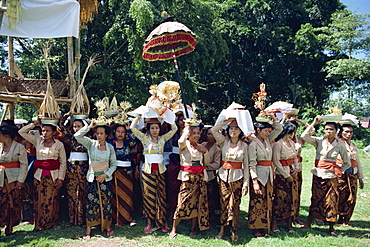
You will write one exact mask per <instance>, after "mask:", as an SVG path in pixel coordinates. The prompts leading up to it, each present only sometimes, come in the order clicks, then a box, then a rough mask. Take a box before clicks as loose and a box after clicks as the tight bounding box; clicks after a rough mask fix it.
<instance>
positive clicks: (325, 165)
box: [315, 159, 342, 177]
mask: <svg viewBox="0 0 370 247" xmlns="http://www.w3.org/2000/svg"><path fill="white" fill-rule="evenodd" d="M315 167H317V168H321V169H326V170H328V171H331V172H333V173H334V174H335V175H337V177H341V176H342V171H341V170H340V167H339V166H338V165H337V164H336V162H335V161H325V160H318V159H315Z"/></svg>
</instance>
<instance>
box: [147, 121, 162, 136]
mask: <svg viewBox="0 0 370 247" xmlns="http://www.w3.org/2000/svg"><path fill="white" fill-rule="evenodd" d="M153 124H157V125H158V126H159V129H160V130H161V129H162V128H161V127H162V125H161V124H160V123H146V125H145V129H146V132H147V133H149V132H150V126H152V125H153ZM160 135H161V133H160Z"/></svg>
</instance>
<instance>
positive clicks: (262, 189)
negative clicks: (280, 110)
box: [248, 112, 283, 238]
mask: <svg viewBox="0 0 370 247" xmlns="http://www.w3.org/2000/svg"><path fill="white" fill-rule="evenodd" d="M263 113H264V114H265V115H267V116H269V117H271V118H272V119H273V121H274V126H271V124H269V123H266V122H255V123H254V127H255V131H256V135H257V138H255V139H254V140H253V141H252V143H251V144H250V145H249V168H250V174H251V178H252V181H251V185H250V186H251V189H250V191H249V193H250V194H249V195H250V200H249V212H248V215H249V216H248V227H249V228H250V229H253V233H254V236H255V237H256V238H261V237H262V236H267V234H266V233H265V230H264V229H268V231H270V227H271V217H272V199H273V187H272V186H273V177H274V172H273V167H272V147H271V142H272V141H273V140H275V138H276V137H277V136H278V135H279V134H280V133H281V131H282V130H283V129H282V127H281V124H280V123H279V121H278V119H277V118H276V117H275V115H274V114H273V113H268V112H263ZM272 129H274V130H273V131H271V130H272Z"/></svg>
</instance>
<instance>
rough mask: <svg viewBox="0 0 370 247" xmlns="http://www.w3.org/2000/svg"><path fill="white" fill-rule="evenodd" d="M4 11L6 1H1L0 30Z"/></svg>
mask: <svg viewBox="0 0 370 247" xmlns="http://www.w3.org/2000/svg"><path fill="white" fill-rule="evenodd" d="M5 11H6V0H2V1H1V6H0V28H1V25H2V24H3V16H4V12H5Z"/></svg>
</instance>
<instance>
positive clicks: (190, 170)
mask: <svg viewBox="0 0 370 247" xmlns="http://www.w3.org/2000/svg"><path fill="white" fill-rule="evenodd" d="M180 169H181V171H184V172H188V173H190V174H199V173H202V172H203V170H204V169H206V167H205V166H181V168H180Z"/></svg>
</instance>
